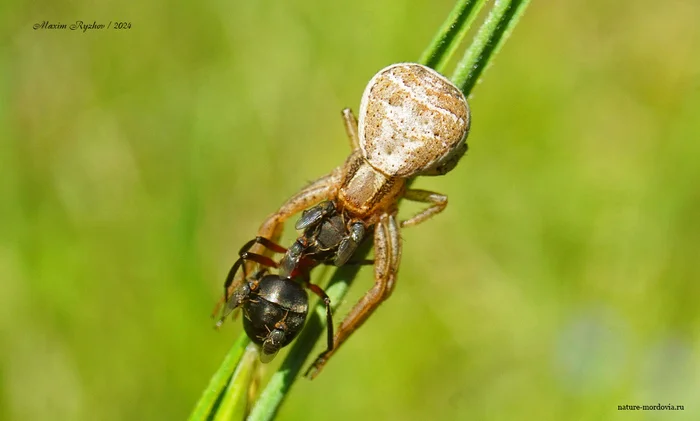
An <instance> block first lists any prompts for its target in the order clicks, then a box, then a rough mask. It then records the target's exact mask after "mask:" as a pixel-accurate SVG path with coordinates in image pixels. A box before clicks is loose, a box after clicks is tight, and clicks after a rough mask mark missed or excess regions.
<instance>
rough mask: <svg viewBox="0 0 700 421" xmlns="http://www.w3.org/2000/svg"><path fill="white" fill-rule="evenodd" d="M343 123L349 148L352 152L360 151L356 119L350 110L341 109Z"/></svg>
mask: <svg viewBox="0 0 700 421" xmlns="http://www.w3.org/2000/svg"><path fill="white" fill-rule="evenodd" d="M343 123H345V132H346V133H347V134H348V139H350V148H351V149H352V150H353V151H354V150H357V149H360V136H359V135H358V133H357V118H355V114H353V113H352V110H351V109H350V108H344V109H343Z"/></svg>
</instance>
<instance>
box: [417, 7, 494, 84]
mask: <svg viewBox="0 0 700 421" xmlns="http://www.w3.org/2000/svg"><path fill="white" fill-rule="evenodd" d="M484 1H485V0H459V1H457V4H455V7H454V8H453V9H452V11H451V12H450V14H449V15H448V16H447V19H446V20H445V22H444V23H443V24H442V27H441V28H440V30H439V31H438V33H437V34H435V37H434V38H433V41H432V42H431V43H430V45H429V46H428V48H427V49H426V50H425V51H424V52H423V55H421V57H420V60H419V61H418V62H419V63H421V64H424V65H426V66H428V67H432V68H433V69H435V70H437V71H438V72H440V73H442V72H444V70H445V66H447V63H448V62H449V61H450V58H452V55H453V54H454V52H455V51H456V50H457V48H458V47H459V45H460V44H461V43H462V40H463V39H464V36H465V35H466V34H467V32H468V31H469V28H470V27H471V25H472V23H473V22H474V19H475V18H476V16H477V15H478V14H479V11H480V10H481V8H482V7H483V6H484Z"/></svg>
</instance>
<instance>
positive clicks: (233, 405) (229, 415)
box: [214, 343, 260, 421]
mask: <svg viewBox="0 0 700 421" xmlns="http://www.w3.org/2000/svg"><path fill="white" fill-rule="evenodd" d="M259 355H260V352H259V350H258V347H257V346H255V345H253V344H252V343H249V344H248V346H247V347H246V349H245V353H244V354H243V358H241V360H240V362H239V364H238V366H237V367H236V371H235V372H234V373H233V376H232V377H231V381H230V382H229V384H228V387H227V388H226V392H225V393H224V395H223V397H222V399H221V403H220V404H219V406H218V407H217V409H216V417H215V418H214V421H230V420H242V419H243V418H245V414H246V410H247V404H248V390H249V389H250V384H251V380H252V378H253V375H254V372H255V369H256V368H257V366H258V357H259Z"/></svg>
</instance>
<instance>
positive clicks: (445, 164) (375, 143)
mask: <svg viewBox="0 0 700 421" xmlns="http://www.w3.org/2000/svg"><path fill="white" fill-rule="evenodd" d="M469 121H470V118H469V106H468V105H467V100H466V98H464V94H462V92H461V91H460V90H459V89H458V88H457V87H456V86H455V85H454V84H452V82H450V81H449V80H448V79H447V78H445V77H444V76H442V75H441V74H439V73H438V72H436V71H435V70H433V69H430V68H428V67H426V66H423V65H420V64H416V63H399V64H393V65H391V66H389V67H386V68H384V69H382V70H380V71H379V72H378V73H377V74H376V75H375V76H374V77H373V78H372V80H370V81H369V84H368V85H367V88H365V92H364V94H363V95H362V102H361V103H360V117H359V124H358V132H359V138H360V148H361V149H362V153H363V155H364V157H365V159H367V161H368V162H369V163H370V165H372V166H373V167H374V168H376V169H377V170H379V171H381V172H383V173H384V174H386V175H388V176H391V177H402V178H408V177H413V176H417V175H440V174H445V173H446V172H448V171H450V170H451V169H452V168H454V166H455V165H457V162H458V161H459V159H460V158H461V157H462V155H464V153H465V152H466V150H467V143H466V139H467V134H468V133H469Z"/></svg>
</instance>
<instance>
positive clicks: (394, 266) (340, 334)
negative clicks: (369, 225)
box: [306, 214, 401, 379]
mask: <svg viewBox="0 0 700 421" xmlns="http://www.w3.org/2000/svg"><path fill="white" fill-rule="evenodd" d="M400 260H401V236H400V235H399V226H398V224H397V223H396V219H395V218H394V216H393V215H389V214H384V215H382V217H381V219H380V221H379V223H378V224H377V227H376V228H375V231H374V286H373V287H372V289H370V290H369V291H367V293H366V294H365V295H364V297H362V298H361V299H360V301H359V302H358V303H357V304H355V306H354V307H353V308H352V309H351V310H350V313H348V315H347V316H346V317H345V319H344V320H343V321H342V322H341V323H340V326H338V329H337V330H336V333H335V337H334V339H333V349H329V350H326V351H325V352H323V353H322V354H321V355H319V356H318V358H316V361H314V363H313V364H312V365H311V367H309V369H308V370H307V371H306V376H307V377H309V378H311V379H313V378H315V377H316V376H317V375H318V373H320V372H321V370H322V369H323V367H324V366H325V365H326V363H327V362H328V360H330V358H331V357H332V356H333V354H335V353H336V352H337V351H338V348H340V346H341V345H342V344H343V343H344V342H345V341H346V340H347V339H348V338H349V337H350V335H351V334H352V333H353V332H354V331H355V330H356V329H357V328H359V327H360V326H362V324H363V323H364V322H365V321H366V320H367V319H368V318H369V316H370V315H372V313H373V312H374V310H376V309H377V307H378V306H379V304H381V303H382V301H384V300H386V299H387V298H389V296H390V295H391V292H392V291H393V289H394V282H395V280H396V273H397V272H398V269H399V262H400Z"/></svg>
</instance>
